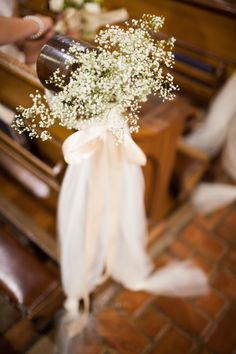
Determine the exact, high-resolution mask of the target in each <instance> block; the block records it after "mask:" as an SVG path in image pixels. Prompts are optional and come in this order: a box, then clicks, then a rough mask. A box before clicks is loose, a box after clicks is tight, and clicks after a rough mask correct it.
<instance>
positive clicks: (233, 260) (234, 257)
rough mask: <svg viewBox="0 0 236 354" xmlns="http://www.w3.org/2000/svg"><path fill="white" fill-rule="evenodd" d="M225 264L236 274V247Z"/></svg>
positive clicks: (230, 252)
mask: <svg viewBox="0 0 236 354" xmlns="http://www.w3.org/2000/svg"><path fill="white" fill-rule="evenodd" d="M225 263H226V264H227V266H228V267H229V268H231V269H232V270H233V271H234V272H235V273H236V247H235V246H234V247H232V248H231V249H230V251H229V253H228V255H227V257H226V260H225Z"/></svg>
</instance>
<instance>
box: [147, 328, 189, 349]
mask: <svg viewBox="0 0 236 354" xmlns="http://www.w3.org/2000/svg"><path fill="white" fill-rule="evenodd" d="M192 345H193V343H192V341H191V339H189V338H188V337H186V336H185V335H184V334H183V333H181V332H180V331H178V330H177V329H172V330H171V331H170V332H169V333H167V334H166V335H165V336H164V338H163V339H161V341H160V342H159V343H158V344H157V347H156V349H155V350H154V351H152V352H151V353H150V354H188V353H190V351H191V348H192Z"/></svg>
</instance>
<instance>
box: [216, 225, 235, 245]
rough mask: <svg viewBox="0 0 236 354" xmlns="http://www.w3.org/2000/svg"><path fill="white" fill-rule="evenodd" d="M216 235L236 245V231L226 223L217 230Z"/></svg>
mask: <svg viewBox="0 0 236 354" xmlns="http://www.w3.org/2000/svg"><path fill="white" fill-rule="evenodd" d="M215 232H216V234H217V235H218V236H219V237H221V238H222V239H224V240H227V241H228V242H232V243H236V230H234V229H233V228H231V227H229V226H227V225H226V224H225V223H223V224H221V225H219V227H217V229H216V231H215Z"/></svg>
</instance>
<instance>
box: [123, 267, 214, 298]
mask: <svg viewBox="0 0 236 354" xmlns="http://www.w3.org/2000/svg"><path fill="white" fill-rule="evenodd" d="M130 288H131V289H132V290H135V291H138V290H144V291H148V292H150V293H154V294H159V295H166V296H175V297H188V296H199V295H204V294H207V293H208V292H209V285H208V279H207V276H206V274H205V273H204V272H203V271H202V270H201V269H200V268H199V267H197V266H195V265H194V264H192V263H191V262H173V263H170V264H169V265H167V266H165V267H163V268H162V269H160V270H159V271H156V272H155V273H153V274H151V275H150V276H149V277H147V278H145V279H144V280H143V281H141V282H140V283H138V284H136V285H134V286H131V287H130Z"/></svg>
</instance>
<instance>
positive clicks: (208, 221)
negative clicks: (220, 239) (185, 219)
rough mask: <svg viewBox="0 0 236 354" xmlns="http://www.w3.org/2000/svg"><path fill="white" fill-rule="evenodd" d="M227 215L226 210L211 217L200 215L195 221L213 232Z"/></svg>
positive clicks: (216, 212)
mask: <svg viewBox="0 0 236 354" xmlns="http://www.w3.org/2000/svg"><path fill="white" fill-rule="evenodd" d="M224 214H225V208H222V209H220V210H217V211H215V212H213V213H211V214H209V215H202V214H198V215H196V216H195V218H194V220H195V221H196V222H197V223H198V224H200V225H202V226H203V227H204V228H206V229H207V230H212V229H213V228H214V227H215V226H216V225H217V224H218V223H219V222H220V221H221V219H222V217H223V216H224Z"/></svg>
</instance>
